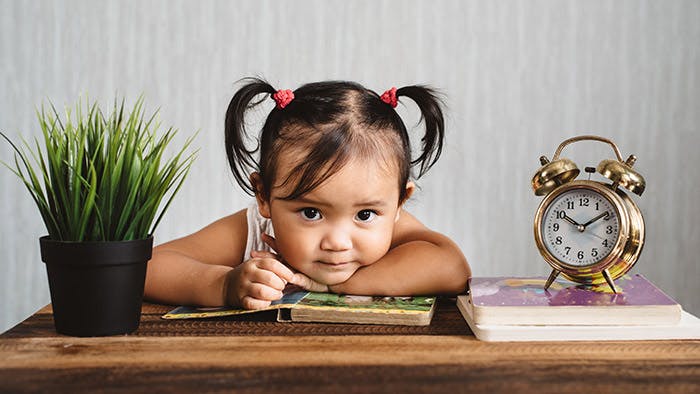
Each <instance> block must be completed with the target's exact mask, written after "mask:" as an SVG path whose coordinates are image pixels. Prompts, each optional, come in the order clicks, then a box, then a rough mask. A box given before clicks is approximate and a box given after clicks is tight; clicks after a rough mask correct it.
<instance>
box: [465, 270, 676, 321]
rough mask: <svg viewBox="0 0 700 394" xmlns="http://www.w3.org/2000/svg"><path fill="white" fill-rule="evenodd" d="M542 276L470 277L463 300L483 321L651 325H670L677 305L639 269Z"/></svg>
mask: <svg viewBox="0 0 700 394" xmlns="http://www.w3.org/2000/svg"><path fill="white" fill-rule="evenodd" d="M545 281H546V278H544V277H534V278H507V277H498V278H472V279H471V280H470V282H469V304H470V307H471V309H472V313H473V317H474V321H475V322H476V323H477V324H483V325H487V324H490V325H652V324H674V323H677V322H678V321H679V320H680V317H681V306H680V305H679V304H678V303H677V302H676V301H674V300H673V299H672V298H671V297H669V296H668V295H666V294H665V293H664V292H663V291H661V290H660V289H659V288H658V287H656V286H654V284H653V283H651V282H650V281H649V280H647V279H646V278H645V277H644V276H642V275H640V274H634V275H624V276H622V277H620V278H618V279H616V280H615V286H616V287H618V293H617V294H615V293H613V292H612V290H611V289H610V287H608V285H607V284H602V285H594V286H585V285H581V284H576V283H571V282H567V281H564V280H562V279H557V280H556V281H555V282H554V283H552V285H551V286H550V287H549V289H547V290H544V284H545Z"/></svg>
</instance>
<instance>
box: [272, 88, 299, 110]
mask: <svg viewBox="0 0 700 394" xmlns="http://www.w3.org/2000/svg"><path fill="white" fill-rule="evenodd" d="M272 99H273V100H275V102H276V103H277V108H279V109H283V108H284V107H286V106H287V105H288V104H289V103H291V102H292V100H294V92H292V91H291V90H289V89H285V90H278V91H277V93H275V94H273V95H272Z"/></svg>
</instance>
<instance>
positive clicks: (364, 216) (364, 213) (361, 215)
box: [357, 209, 377, 222]
mask: <svg viewBox="0 0 700 394" xmlns="http://www.w3.org/2000/svg"><path fill="white" fill-rule="evenodd" d="M376 216H377V213H376V212H374V211H372V210H371V209H363V210H361V211H360V212H358V213H357V220H359V221H361V222H371V221H372V220H373V219H374V218H375V217H376Z"/></svg>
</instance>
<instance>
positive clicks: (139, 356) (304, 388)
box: [0, 299, 700, 393]
mask: <svg viewBox="0 0 700 394" xmlns="http://www.w3.org/2000/svg"><path fill="white" fill-rule="evenodd" d="M170 308H171V307H170V306H165V305H153V304H144V306H143V313H142V317H141V325H140V328H139V330H138V331H137V332H135V333H134V334H132V335H128V336H113V337H102V338H73V337H66V336H62V335H58V334H56V332H55V331H54V328H53V320H52V315H51V308H50V306H49V307H45V308H43V309H42V310H40V311H39V312H37V313H36V314H34V315H33V316H31V317H30V318H28V319H27V320H25V321H24V322H22V323H20V324H19V325H17V326H16V327H14V328H13V329H11V330H9V331H8V332H6V333H4V334H3V335H2V336H0V392H25V391H30V392H36V391H40V392H60V391H63V392H75V393H83V392H94V391H128V392H140V391H148V392H161V391H167V392H170V391H180V390H182V391H195V392H211V391H230V390H235V391H240V392H254V391H255V392H287V393H293V392H308V391H320V392H328V391H331V392H333V391H337V392H343V393H348V392H349V393H352V392H387V393H394V392H396V393H403V392H426V391H430V392H453V391H456V392H509V393H519V392H525V391H534V390H538V391H539V392H557V393H560V392H583V391H587V392H593V393H600V392H616V393H627V392H630V393H639V392H688V393H690V392H694V393H699V392H700V341H647V342H606V343H594V342H568V343H486V342H480V341H478V340H476V339H475V338H474V336H473V335H472V334H471V332H470V330H469V328H468V326H467V325H466V324H465V323H464V321H463V320H462V317H461V315H460V314H459V312H458V311H457V308H456V307H455V305H454V299H441V300H440V302H439V306H438V310H437V312H436V315H435V317H434V318H433V322H432V324H431V325H430V326H428V327H405V326H372V325H352V324H308V323H276V322H274V321H272V320H273V317H272V315H271V314H265V313H263V314H262V315H261V316H258V317H256V318H251V317H249V316H248V317H245V318H241V317H236V318H232V319H230V320H222V319H218V320H179V321H173V320H168V321H166V320H162V319H160V315H161V314H163V313H165V312H166V311H168V310H169V309H170Z"/></svg>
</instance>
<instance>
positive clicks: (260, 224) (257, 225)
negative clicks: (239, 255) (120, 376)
mask: <svg viewBox="0 0 700 394" xmlns="http://www.w3.org/2000/svg"><path fill="white" fill-rule="evenodd" d="M246 219H247V220H248V238H247V239H246V242H245V255H244V257H243V258H244V259H245V260H248V259H249V258H250V252H252V251H254V250H257V251H265V252H274V251H273V250H272V248H270V247H269V246H268V245H267V244H266V243H265V242H263V240H262V234H263V233H265V234H268V235H270V236H271V237H274V236H275V230H274V229H273V228H272V220H270V219H267V218H264V217H262V216H261V215H260V211H259V210H258V204H257V202H255V201H254V202H253V203H251V204H250V205H249V206H248V209H247V210H246Z"/></svg>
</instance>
